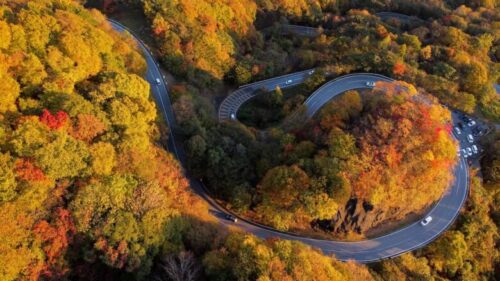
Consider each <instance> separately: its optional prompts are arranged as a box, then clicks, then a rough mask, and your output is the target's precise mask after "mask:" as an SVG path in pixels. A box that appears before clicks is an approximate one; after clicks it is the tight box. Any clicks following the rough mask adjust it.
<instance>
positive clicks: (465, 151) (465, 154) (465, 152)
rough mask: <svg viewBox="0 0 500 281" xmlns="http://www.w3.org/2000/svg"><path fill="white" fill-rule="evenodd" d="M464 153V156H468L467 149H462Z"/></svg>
mask: <svg viewBox="0 0 500 281" xmlns="http://www.w3.org/2000/svg"><path fill="white" fill-rule="evenodd" d="M462 155H463V156H464V158H467V157H468V155H467V150H465V149H462Z"/></svg>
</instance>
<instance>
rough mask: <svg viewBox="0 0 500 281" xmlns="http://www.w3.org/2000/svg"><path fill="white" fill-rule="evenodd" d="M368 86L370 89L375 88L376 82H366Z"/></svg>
mask: <svg viewBox="0 0 500 281" xmlns="http://www.w3.org/2000/svg"><path fill="white" fill-rule="evenodd" d="M366 86H368V87H375V82H373V81H366Z"/></svg>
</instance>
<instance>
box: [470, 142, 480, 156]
mask: <svg viewBox="0 0 500 281" xmlns="http://www.w3.org/2000/svg"><path fill="white" fill-rule="evenodd" d="M472 152H474V154H478V153H479V149H477V146H476V145H475V144H474V145H473V146H472Z"/></svg>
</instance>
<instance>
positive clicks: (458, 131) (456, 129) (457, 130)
mask: <svg viewBox="0 0 500 281" xmlns="http://www.w3.org/2000/svg"><path fill="white" fill-rule="evenodd" d="M455 133H456V134H457V135H460V134H462V131H460V129H459V128H458V127H455Z"/></svg>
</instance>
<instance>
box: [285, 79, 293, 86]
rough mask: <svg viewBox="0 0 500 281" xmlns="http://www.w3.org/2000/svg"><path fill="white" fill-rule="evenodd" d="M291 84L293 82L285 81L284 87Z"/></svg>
mask: <svg viewBox="0 0 500 281" xmlns="http://www.w3.org/2000/svg"><path fill="white" fill-rule="evenodd" d="M292 82H293V80H287V81H286V82H285V84H286V85H289V84H292Z"/></svg>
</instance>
